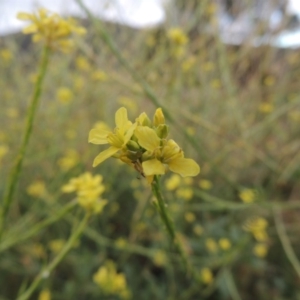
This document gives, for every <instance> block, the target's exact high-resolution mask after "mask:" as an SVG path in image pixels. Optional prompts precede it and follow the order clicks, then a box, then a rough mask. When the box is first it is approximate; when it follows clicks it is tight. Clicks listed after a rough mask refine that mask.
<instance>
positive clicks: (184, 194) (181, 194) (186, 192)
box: [176, 187, 194, 201]
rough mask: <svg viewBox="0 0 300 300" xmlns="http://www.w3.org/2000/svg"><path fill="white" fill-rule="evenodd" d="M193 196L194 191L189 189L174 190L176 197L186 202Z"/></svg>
mask: <svg viewBox="0 0 300 300" xmlns="http://www.w3.org/2000/svg"><path fill="white" fill-rule="evenodd" d="M193 195H194V191H193V189H192V188H189V187H182V188H179V189H177V190H176V196H177V197H178V198H181V199H184V200H187V201H188V200H191V199H192V198H193Z"/></svg>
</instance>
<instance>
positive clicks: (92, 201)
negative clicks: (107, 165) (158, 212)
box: [62, 172, 107, 213]
mask: <svg viewBox="0 0 300 300" xmlns="http://www.w3.org/2000/svg"><path fill="white" fill-rule="evenodd" d="M102 180H103V177H102V176H101V175H96V176H94V177H93V176H92V174H90V173H88V172H87V173H84V174H83V175H81V176H79V177H77V178H72V179H71V180H70V182H69V183H68V184H66V185H64V186H63V187H62V191H63V192H64V193H72V192H77V197H78V203H79V205H80V206H82V207H83V208H84V209H86V210H87V211H89V212H93V213H101V212H102V210H103V208H104V206H105V205H106V203H107V201H106V200H103V199H101V198H100V196H101V194H102V193H103V192H104V190H105V187H104V185H103V184H102Z"/></svg>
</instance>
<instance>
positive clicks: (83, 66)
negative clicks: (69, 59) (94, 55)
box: [75, 55, 91, 72]
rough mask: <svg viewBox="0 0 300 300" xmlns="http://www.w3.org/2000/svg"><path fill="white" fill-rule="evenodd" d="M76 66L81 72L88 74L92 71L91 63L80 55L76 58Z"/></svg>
mask: <svg viewBox="0 0 300 300" xmlns="http://www.w3.org/2000/svg"><path fill="white" fill-rule="evenodd" d="M75 65H76V67H77V69H78V70H80V71H86V72H87V71H90V69H91V65H90V63H89V62H88V60H87V59H86V58H85V57H84V56H82V55H79V56H77V57H76V59H75Z"/></svg>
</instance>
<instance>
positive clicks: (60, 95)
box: [56, 87, 73, 104]
mask: <svg viewBox="0 0 300 300" xmlns="http://www.w3.org/2000/svg"><path fill="white" fill-rule="evenodd" d="M56 97H57V99H58V100H59V101H60V102H61V103H63V104H67V103H69V102H71V101H72V99H73V92H72V91H71V90H70V89H69V88H67V87H60V88H59V89H58V90H57V93H56Z"/></svg>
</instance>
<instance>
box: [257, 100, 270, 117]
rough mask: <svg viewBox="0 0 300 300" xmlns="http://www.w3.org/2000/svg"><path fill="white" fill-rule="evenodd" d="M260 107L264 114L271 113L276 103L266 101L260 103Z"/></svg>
mask: <svg viewBox="0 0 300 300" xmlns="http://www.w3.org/2000/svg"><path fill="white" fill-rule="evenodd" d="M258 109H259V111H260V112H261V113H263V114H269V113H271V112H272V111H273V110H274V105H273V104H272V103H268V102H264V103H261V104H260V105H259V107H258Z"/></svg>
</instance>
